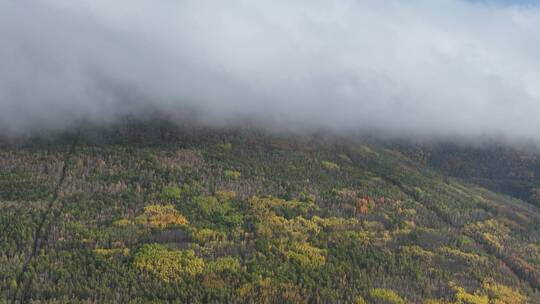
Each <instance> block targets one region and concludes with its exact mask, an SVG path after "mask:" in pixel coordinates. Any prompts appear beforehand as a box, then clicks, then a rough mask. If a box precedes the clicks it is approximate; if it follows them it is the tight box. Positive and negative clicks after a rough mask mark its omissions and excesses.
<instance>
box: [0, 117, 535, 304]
mask: <svg viewBox="0 0 540 304" xmlns="http://www.w3.org/2000/svg"><path fill="white" fill-rule="evenodd" d="M438 151H439V152H438ZM440 151H442V150H437V149H436V148H430V149H427V148H426V147H422V148H414V147H404V146H403V145H400V146H399V147H398V146H397V145H396V146H393V147H392V146H391V145H388V144H385V145H382V144H376V143H373V142H371V141H369V140H363V139H362V138H354V139H351V138H348V139H345V138H341V137H335V136H329V135H322V134H311V135H305V134H304V135H302V136H298V135H291V134H288V135H283V134H281V135H280V134H272V133H264V132H258V131H246V130H242V129H240V130H236V129H231V130H225V131H224V130H216V129H212V128H203V127H200V128H188V127H174V126H170V125H168V124H159V123H126V124H119V125H116V126H114V127H111V128H104V129H99V128H85V129H81V130H78V131H73V132H71V133H63V134H57V135H54V136H32V137H28V138H25V139H17V140H14V139H10V138H4V139H2V143H1V144H0V303H394V304H400V303H426V304H436V303H455V304H475V303H478V304H503V303H509V304H520V303H523V304H524V303H540V292H539V290H540V209H539V207H538V205H539V204H538V201H534V199H531V200H529V198H530V197H532V198H534V193H535V190H534V189H535V188H536V187H538V185H540V178H537V179H534V176H535V174H536V173H534V174H532V175H530V174H529V175H527V174H525V175H523V174H521V173H520V172H524V171H526V170H524V169H523V168H525V167H526V168H529V167H527V166H523V165H522V166H518V165H512V166H511V168H510V169H508V168H506V167H504V166H505V164H509V163H510V161H504V160H500V159H498V158H497V157H493V159H489V160H487V161H477V160H476V159H480V156H478V155H477V154H472V153H468V154H467V153H463V152H460V150H459V151H458V150H457V149H454V150H451V149H445V150H444V151H447V153H446V154H444V153H442V152H440ZM496 153H497V152H493V153H492V154H491V155H498V154H496ZM508 153H509V152H508ZM508 153H506V154H505V155H511V154H508ZM424 154H426V155H427V156H426V155H424ZM460 155H461V157H458V156H460ZM463 155H465V156H466V157H465V156H463ZM482 157H485V154H482ZM529 159H531V158H529ZM513 163H518V162H517V161H515V162H513ZM488 164H489V166H488ZM484 165H485V166H484ZM497 166H499V168H502V169H500V170H502V171H501V172H496V171H494V170H495V169H493V168H496V167H497ZM539 168H540V166H539ZM467 170H468V171H467ZM538 171H540V170H538ZM494 172H495V173H494ZM514 172H517V173H515V174H514ZM497 174H498V175H497ZM493 176H495V177H496V176H502V177H501V178H498V179H497V178H492V177H493ZM505 176H506V177H508V178H507V179H506V180H508V179H509V176H510V177H513V179H511V181H516V180H517V181H526V182H527V188H526V190H523V191H522V192H512V191H510V190H512V189H514V188H512V183H506V182H504V178H503V177H505ZM488 181H491V184H488ZM488 189H489V190H488ZM508 189H510V190H508ZM538 193H539V194H538V197H539V198H540V191H538Z"/></svg>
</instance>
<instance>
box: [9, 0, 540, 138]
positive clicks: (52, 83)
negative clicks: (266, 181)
mask: <svg viewBox="0 0 540 304" xmlns="http://www.w3.org/2000/svg"><path fill="white" fill-rule="evenodd" d="M0 37H2V38H1V40H0V67H2V69H1V70H0V107H1V111H0V125H3V126H4V130H12V131H13V130H15V131H17V130H22V129H28V128H36V127H44V126H48V127H58V126H60V127H62V126H66V125H70V124H72V123H74V122H77V121H79V120H80V119H82V118H85V119H89V120H91V121H110V120H113V119H115V118H116V117H118V116H121V115H124V114H126V113H135V114H141V115H142V114H144V112H145V111H146V109H147V108H148V107H152V108H155V109H157V110H160V111H166V112H169V113H175V112H180V111H186V110H190V111H195V112H197V113H198V115H199V117H200V119H202V120H203V121H206V122H209V121H212V122H214V123H217V124H225V123H227V122H230V121H235V120H240V119H243V118H246V117H249V118H250V119H252V120H255V121H257V122H260V123H264V124H268V125H272V126H274V127H276V126H278V127H286V128H311V127H316V128H320V127H322V128H330V129H334V130H350V129H362V128H363V129H365V128H369V129H378V130H381V131H384V132H389V133H394V134H396V133H397V134H399V133H402V132H404V133H412V134H422V135H433V136H440V135H445V136H459V135H469V136H477V135H482V134H487V135H492V136H494V135H504V136H508V137H531V138H534V139H537V140H540V135H538V132H537V130H539V129H540V120H539V119H538V118H537V116H538V115H539V114H540V10H539V9H538V8H536V7H535V6H517V5H501V4H496V3H494V2H492V3H488V2H467V1H461V0H437V1H433V0H412V1H398V0H387V1H380V0H364V1H362V0H272V1H260V0H259V1H254V0H233V1H218V0H215V1H210V0H183V1H177V0H159V1H150V0H116V1H107V0H81V1H70V0H31V1H9V0H8V1H3V2H1V3H0Z"/></svg>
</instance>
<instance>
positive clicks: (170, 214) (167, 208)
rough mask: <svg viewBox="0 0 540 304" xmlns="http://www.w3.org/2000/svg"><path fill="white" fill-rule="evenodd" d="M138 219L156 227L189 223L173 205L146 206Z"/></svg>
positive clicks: (142, 222)
mask: <svg viewBox="0 0 540 304" xmlns="http://www.w3.org/2000/svg"><path fill="white" fill-rule="evenodd" d="M136 221H137V222H138V223H141V224H143V225H149V226H150V227H155V228H167V227H171V226H186V225H188V220H187V219H186V218H185V217H184V216H183V215H182V214H181V213H180V212H178V210H176V209H175V208H174V206H173V205H148V206H145V207H144V213H143V214H141V215H140V216H138V217H137V218H136Z"/></svg>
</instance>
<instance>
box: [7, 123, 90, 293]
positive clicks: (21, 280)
mask: <svg viewBox="0 0 540 304" xmlns="http://www.w3.org/2000/svg"><path fill="white" fill-rule="evenodd" d="M80 136H81V132H80V130H79V131H77V133H76V134H75V137H74V139H73V141H72V143H71V146H70V148H69V150H68V152H67V154H66V156H65V158H64V162H63V163H64V164H63V166H62V172H61V174H60V178H59V179H58V182H57V184H56V186H55V188H54V191H53V193H52V194H53V195H52V197H51V199H50V200H49V204H48V205H47V208H46V209H45V210H44V211H43V212H42V214H41V219H40V221H39V225H38V226H37V228H36V232H35V233H34V236H35V237H34V243H33V245H32V251H31V252H30V254H29V255H28V257H27V258H26V262H25V263H24V266H23V268H22V269H21V272H20V273H19V275H18V276H17V279H16V282H17V289H16V290H15V293H14V294H13V299H12V303H17V296H18V294H19V293H20V292H21V287H23V288H22V294H21V297H20V301H19V303H26V302H27V300H28V299H27V298H28V292H27V291H28V289H29V286H30V284H31V282H32V280H33V278H26V279H25V276H24V275H25V273H26V272H27V271H28V269H29V267H30V264H31V262H32V260H33V259H34V258H35V257H36V255H37V253H38V251H39V249H41V245H42V244H43V242H42V238H43V235H42V234H43V231H44V228H45V222H46V221H47V219H48V218H49V216H50V214H51V212H52V209H53V207H54V205H55V204H56V202H57V201H58V197H59V193H60V190H61V189H62V186H63V185H64V181H65V179H66V174H67V171H68V167H69V161H70V159H71V157H72V156H73V154H75V148H76V146H77V144H78V142H79V138H80ZM50 225H51V222H49V224H48V226H50Z"/></svg>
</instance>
